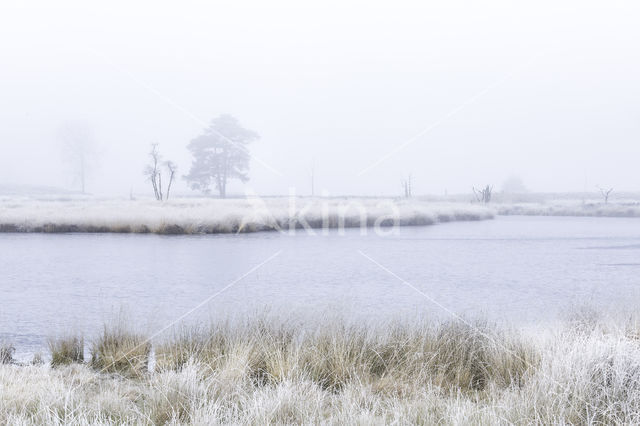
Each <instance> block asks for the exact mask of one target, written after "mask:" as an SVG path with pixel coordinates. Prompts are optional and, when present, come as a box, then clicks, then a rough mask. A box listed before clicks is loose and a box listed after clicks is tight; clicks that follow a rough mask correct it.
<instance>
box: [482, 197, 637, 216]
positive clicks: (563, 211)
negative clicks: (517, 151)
mask: <svg viewBox="0 0 640 426" xmlns="http://www.w3.org/2000/svg"><path fill="white" fill-rule="evenodd" d="M493 207H494V209H495V210H496V212H497V214H500V215H525V216H600V217H640V202H638V201H631V200H628V201H617V202H608V203H606V204H605V203H603V202H599V201H582V200H563V201H549V202H543V203H505V204H495V205H494V206H493Z"/></svg>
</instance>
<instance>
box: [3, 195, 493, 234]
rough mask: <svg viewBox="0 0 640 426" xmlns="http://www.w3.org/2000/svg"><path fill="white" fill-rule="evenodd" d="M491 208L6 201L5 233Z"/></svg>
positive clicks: (307, 224) (167, 228)
mask: <svg viewBox="0 0 640 426" xmlns="http://www.w3.org/2000/svg"><path fill="white" fill-rule="evenodd" d="M492 217H493V212H492V211H491V210H490V209H488V208H486V207H483V206H479V205H471V204H463V203H429V202H424V201H411V200H392V199H355V198H344V199H334V198H326V199H324V198H313V199H301V198H293V199H288V198H267V199H259V198H254V199H251V198H249V199H226V200H222V199H204V198H203V199H176V200H171V201H167V202H155V201H144V200H140V201H138V200H96V199H85V200H68V201H56V200H40V201H38V200H32V199H22V200H20V199H4V200H0V232H44V233H65V232H91V233H95V232H114V233H155V234H214V233H238V232H240V233H242V232H257V231H274V230H280V231H285V232H290V231H292V230H313V229H343V228H359V227H363V228H364V227H368V228H370V227H380V228H387V227H390V226H396V225H397V226H412V225H431V224H435V223H438V222H449V221H458V220H460V221H462V220H464V221H468V220H483V219H491V218H492Z"/></svg>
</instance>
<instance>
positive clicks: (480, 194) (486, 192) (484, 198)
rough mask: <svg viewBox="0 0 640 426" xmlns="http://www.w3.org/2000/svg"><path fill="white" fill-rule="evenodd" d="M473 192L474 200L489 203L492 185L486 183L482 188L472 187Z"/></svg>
mask: <svg viewBox="0 0 640 426" xmlns="http://www.w3.org/2000/svg"><path fill="white" fill-rule="evenodd" d="M472 189H473V194H474V195H475V196H476V201H478V202H479V203H490V202H491V197H492V195H493V186H491V185H487V186H485V187H484V188H482V189H476V187H475V186H474V187H472Z"/></svg>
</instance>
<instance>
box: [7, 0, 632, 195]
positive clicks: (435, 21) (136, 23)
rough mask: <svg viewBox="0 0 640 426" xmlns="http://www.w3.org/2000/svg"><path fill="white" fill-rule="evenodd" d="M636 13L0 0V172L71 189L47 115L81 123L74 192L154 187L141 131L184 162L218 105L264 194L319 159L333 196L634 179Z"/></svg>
mask: <svg viewBox="0 0 640 426" xmlns="http://www.w3.org/2000/svg"><path fill="white" fill-rule="evenodd" d="M638 22H640V5H638V3H637V2H634V1H628V2H617V1H601V2H585V1H571V2H563V1H549V2H542V1H537V2H526V3H525V2H513V1H505V2H493V1H491V2H471V1H469V2H455V1H453V2H452V1H437V2H407V1H393V2H391V1H389V2H372V1H318V2H296V1H290V2H283V1H269V2H259V1H255V2H248V1H237V0H235V1H212V2H205V1H203V2H192V1H188V2H172V3H171V6H169V5H168V3H162V4H160V3H159V2H121V1H111V2H101V3H100V4H98V3H94V2H81V1H78V2H68V1H61V2H48V1H41V2H36V1H15V2H13V1H3V2H2V3H0V117H1V119H0V147H1V148H2V149H1V152H0V184H30V185H50V186H58V187H61V188H69V189H73V188H77V187H78V185H77V182H74V181H73V179H72V177H71V175H70V173H69V172H68V168H69V167H68V165H67V164H65V163H64V162H63V158H62V155H61V151H62V149H61V147H60V141H59V140H57V138H56V131H57V129H59V128H60V126H62V125H64V123H66V122H69V121H82V122H86V123H88V125H90V126H91V128H92V129H93V133H94V135H95V138H96V140H97V142H98V144H99V150H100V157H101V161H100V165H99V168H97V169H96V170H95V171H94V173H93V174H92V175H91V176H90V177H89V180H88V184H87V188H88V190H89V191H90V192H93V193H96V194H110V195H120V196H128V194H129V191H130V190H131V189H133V190H134V191H135V192H139V193H143V192H145V191H150V189H149V188H147V186H148V185H147V183H146V182H145V180H144V176H143V174H142V170H143V168H144V165H145V164H146V161H147V158H146V153H147V151H148V150H149V145H150V143H152V142H157V143H159V146H160V150H161V151H162V153H163V154H164V156H165V157H166V158H170V159H173V160H174V161H175V162H177V163H178V165H179V167H180V174H181V175H182V174H186V173H187V171H188V168H189V165H190V157H189V153H188V152H187V150H186V145H187V143H188V142H189V141H190V140H191V139H192V138H194V137H195V136H197V135H198V134H199V133H200V131H201V130H202V129H203V127H205V125H206V124H207V123H208V122H209V120H211V119H212V118H213V117H215V116H217V115H219V114H222V113H230V114H232V115H234V116H236V117H237V118H238V119H239V120H240V122H241V123H242V124H243V125H244V126H246V127H248V128H250V129H252V130H254V131H256V132H258V133H259V134H260V136H261V139H260V140H259V141H258V142H256V143H254V144H253V146H252V148H251V150H252V153H253V155H254V156H255V157H257V158H258V159H259V161H256V159H255V158H254V160H253V161H252V168H251V172H250V177H251V180H250V182H249V183H248V184H247V187H248V188H251V189H253V190H254V191H256V192H258V193H259V194H265V195H266V194H286V193H287V192H288V189H289V188H290V187H296V188H297V190H298V192H299V193H302V194H306V193H308V192H309V174H310V168H311V164H312V163H313V162H314V159H315V163H316V188H317V192H320V190H323V189H324V190H326V191H328V192H329V193H330V194H334V195H340V194H362V195H398V194H400V192H401V188H400V180H401V179H402V178H403V177H404V176H406V175H407V174H408V173H409V172H410V173H412V175H413V180H414V193H416V194H425V193H433V194H442V193H444V191H445V190H446V191H448V192H449V193H454V192H468V191H469V190H470V188H471V186H472V185H476V186H479V185H483V184H487V183H492V184H494V185H495V186H496V187H497V188H499V187H500V185H501V183H502V182H503V181H504V180H505V179H506V178H508V177H509V176H511V175H517V176H519V177H521V178H522V179H523V181H524V183H525V185H526V186H527V187H529V188H530V189H532V190H536V191H583V190H585V189H587V190H594V189H595V186H596V185H602V186H614V187H615V188H616V189H620V190H640V167H639V164H640V120H639V119H640V106H639V102H640V78H639V76H640V48H639V42H640V25H638ZM416 135H418V137H415V136H416ZM414 137H415V139H414V140H413V141H411V140H412V138H414ZM407 141H411V142H409V143H407ZM398 147H401V149H398ZM394 150H395V152H394ZM389 153H392V155H388V154H389ZM382 158H384V161H381V162H379V164H377V165H376V166H375V167H371V166H372V164H376V163H377V162H378V161H379V160H380V159H382ZM263 164H267V165H268V166H269V167H270V168H273V169H275V170H277V171H278V173H274V172H273V171H272V170H269V168H268V167H265V166H264V165H263ZM363 170H366V173H363V174H362V173H361V172H362V171H363ZM185 190H186V185H185V184H184V182H182V181H181V182H180V183H179V186H178V191H185ZM242 190H243V186H242V185H239V184H235V183H234V184H233V185H231V192H241V191H242Z"/></svg>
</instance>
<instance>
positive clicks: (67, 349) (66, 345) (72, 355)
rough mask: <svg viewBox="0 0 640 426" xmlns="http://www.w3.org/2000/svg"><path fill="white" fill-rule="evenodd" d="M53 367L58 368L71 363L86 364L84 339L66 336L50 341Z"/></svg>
mask: <svg viewBox="0 0 640 426" xmlns="http://www.w3.org/2000/svg"><path fill="white" fill-rule="evenodd" d="M49 352H50V353H51V366H52V367H58V366H61V365H69V364H71V363H82V362H84V338H82V337H80V336H66V337H61V338H53V339H50V340H49Z"/></svg>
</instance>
